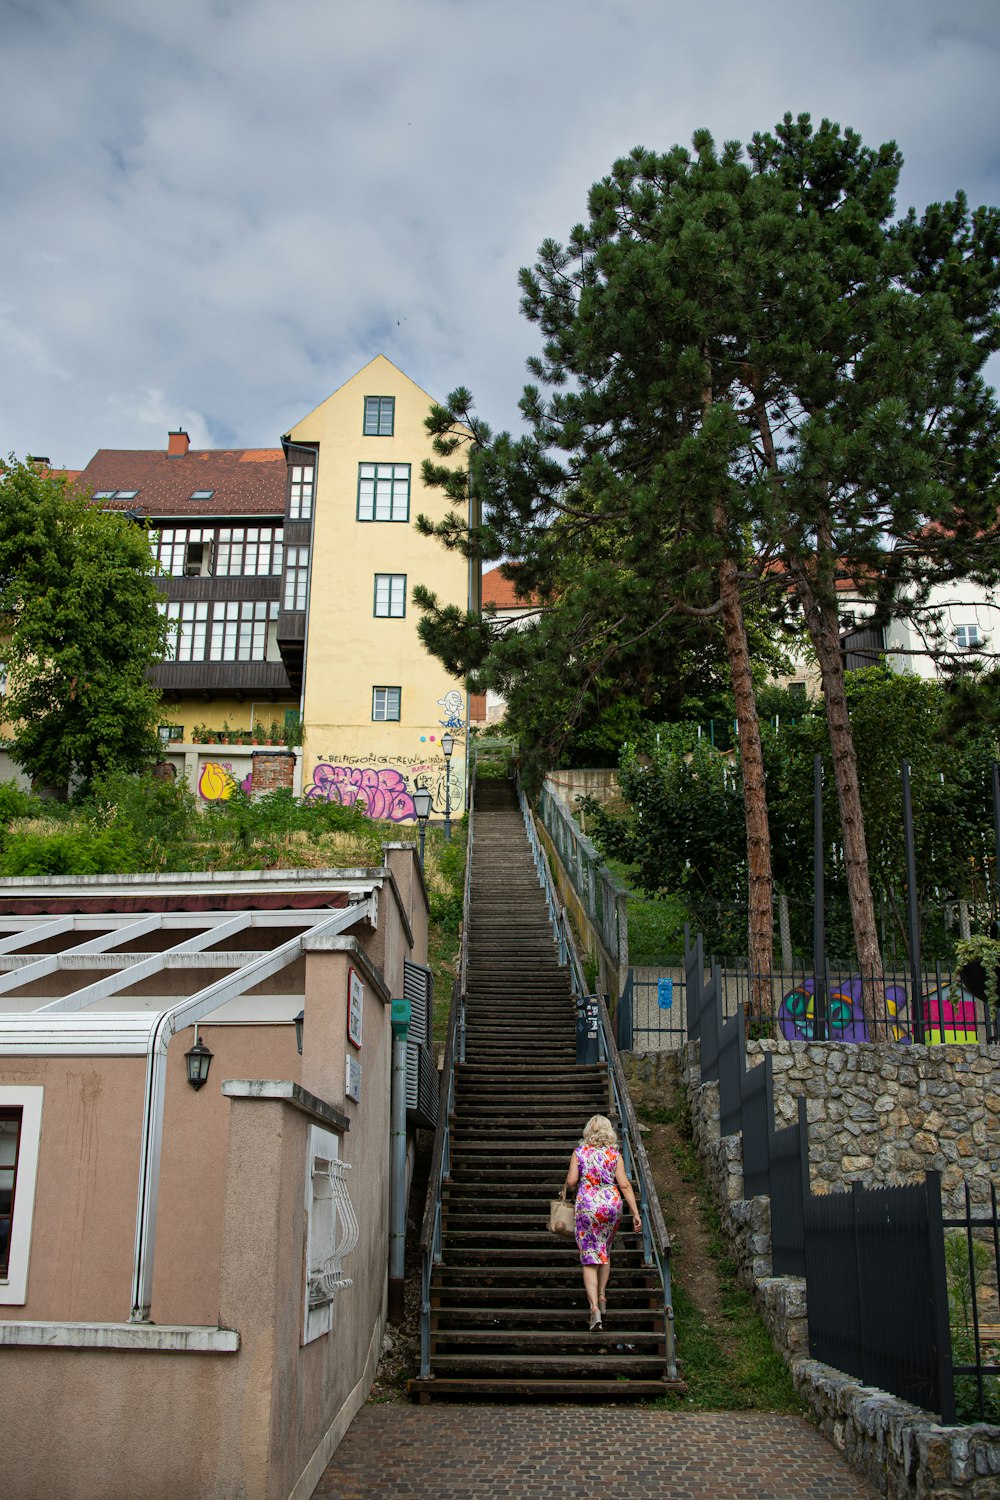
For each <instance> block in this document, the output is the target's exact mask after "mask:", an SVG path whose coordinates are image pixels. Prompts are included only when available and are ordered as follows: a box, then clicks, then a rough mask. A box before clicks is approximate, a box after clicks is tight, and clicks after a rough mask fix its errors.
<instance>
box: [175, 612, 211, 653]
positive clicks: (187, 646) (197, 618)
mask: <svg viewBox="0 0 1000 1500" xmlns="http://www.w3.org/2000/svg"><path fill="white" fill-rule="evenodd" d="M167 619H168V620H169V622H170V625H171V635H172V639H173V646H174V651H173V660H174V661H204V660H205V647H206V645H207V641H208V602H207V601H205V602H204V603H203V602H202V601H200V600H187V599H185V600H180V599H177V600H173V601H172V602H171V603H169V604H168V605H167Z"/></svg>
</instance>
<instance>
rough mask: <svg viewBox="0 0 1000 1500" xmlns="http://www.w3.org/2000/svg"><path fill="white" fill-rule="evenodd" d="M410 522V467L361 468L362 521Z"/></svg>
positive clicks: (359, 481)
mask: <svg viewBox="0 0 1000 1500" xmlns="http://www.w3.org/2000/svg"><path fill="white" fill-rule="evenodd" d="M409 519H410V466H409V464H358V520H359V521H408V520H409Z"/></svg>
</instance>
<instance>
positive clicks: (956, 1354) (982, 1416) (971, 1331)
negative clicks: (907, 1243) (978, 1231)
mask: <svg viewBox="0 0 1000 1500" xmlns="http://www.w3.org/2000/svg"><path fill="white" fill-rule="evenodd" d="M970 1248H971V1252H972V1264H971V1266H970V1264H969V1252H970ZM944 1262H945V1274H946V1276H947V1280H948V1314H949V1317H948V1321H949V1324H950V1328H951V1357H952V1363H953V1364H956V1365H974V1364H975V1363H976V1339H975V1323H974V1320H973V1316H972V1308H973V1290H974V1289H975V1297H976V1303H977V1305H978V1307H979V1309H980V1319H981V1320H982V1318H983V1313H982V1309H983V1305H984V1300H991V1298H990V1295H989V1293H988V1295H987V1298H986V1299H984V1297H983V1290H984V1283H986V1285H987V1287H988V1284H989V1282H990V1280H991V1279H992V1277H991V1272H992V1271H993V1270H994V1265H993V1256H992V1255H991V1253H990V1249H989V1247H988V1246H987V1245H985V1244H983V1243H982V1241H980V1240H976V1239H973V1240H972V1241H971V1243H970V1241H969V1240H968V1239H967V1238H966V1235H965V1234H964V1233H963V1232H962V1231H961V1230H952V1231H947V1232H946V1233H945V1237H944ZM996 1290H997V1289H996V1287H993V1288H992V1289H991V1292H992V1296H993V1297H995V1294H996ZM982 1359H983V1363H984V1364H997V1363H1000V1347H998V1346H997V1344H996V1343H995V1342H994V1343H992V1344H989V1343H987V1341H985V1340H984V1341H983V1347H982ZM955 1415H956V1418H957V1420H958V1421H959V1422H993V1423H1000V1376H997V1375H984V1376H983V1404H982V1409H981V1410H980V1405H979V1388H978V1384H977V1381H976V1377H975V1376H974V1375H956V1376H955Z"/></svg>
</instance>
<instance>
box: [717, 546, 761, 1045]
mask: <svg viewBox="0 0 1000 1500" xmlns="http://www.w3.org/2000/svg"><path fill="white" fill-rule="evenodd" d="M719 596H720V599H721V601H722V629H723V634H724V637H725V642H726V655H727V657H728V658H729V672H730V676H731V678H732V684H733V699H734V702H735V705H736V725H737V736H738V739H739V747H740V770H741V772H742V776H743V808H744V813H745V816H746V825H747V874H748V877H749V884H750V892H749V897H750V971H751V975H752V976H754V982H753V1005H754V1010H755V1012H756V1014H758V1015H766V1014H768V1013H769V1010H770V979H769V978H765V979H761V980H758V979H757V978H756V976H757V975H764V976H769V975H770V974H771V972H772V968H773V963H772V952H773V928H774V919H773V915H772V910H771V833H770V829H769V827H768V821H767V793H766V789H765V786H764V754H763V750H762V748H761V742H760V722H759V720H758V718H757V699H756V695H755V693H754V687H753V678H752V676H751V673H750V649H749V646H748V644H747V633H746V624H745V622H744V618H743V601H742V599H741V598H740V586H739V576H738V573H737V569H736V564H735V562H733V560H732V559H731V558H726V559H725V560H724V561H723V562H722V564H721V565H720V568H719Z"/></svg>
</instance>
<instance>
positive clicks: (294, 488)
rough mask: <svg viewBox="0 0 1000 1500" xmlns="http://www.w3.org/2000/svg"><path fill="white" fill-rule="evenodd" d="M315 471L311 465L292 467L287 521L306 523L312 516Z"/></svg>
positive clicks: (295, 465)
mask: <svg viewBox="0 0 1000 1500" xmlns="http://www.w3.org/2000/svg"><path fill="white" fill-rule="evenodd" d="M315 475H316V470H315V469H314V468H313V467H312V465H311V464H294V465H293V466H292V477H291V484H290V486H289V491H288V519H289V520H290V521H308V520H309V519H310V518H311V516H312V507H313V481H314V479H315Z"/></svg>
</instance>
